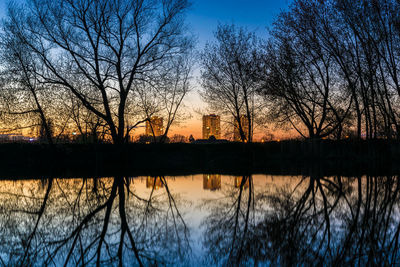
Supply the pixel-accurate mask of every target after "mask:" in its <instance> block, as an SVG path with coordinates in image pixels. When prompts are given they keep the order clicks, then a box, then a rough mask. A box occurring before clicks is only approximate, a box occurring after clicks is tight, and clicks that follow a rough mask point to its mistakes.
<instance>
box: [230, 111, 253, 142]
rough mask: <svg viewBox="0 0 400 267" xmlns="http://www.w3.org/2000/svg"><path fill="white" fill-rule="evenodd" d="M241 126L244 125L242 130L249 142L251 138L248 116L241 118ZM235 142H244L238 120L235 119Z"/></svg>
mask: <svg viewBox="0 0 400 267" xmlns="http://www.w3.org/2000/svg"><path fill="white" fill-rule="evenodd" d="M240 124H241V125H242V130H243V133H244V136H245V137H246V140H247V138H248V136H249V118H248V117H247V116H246V115H242V116H240ZM233 141H235V142H240V141H242V138H241V136H240V131H239V123H238V120H237V119H236V118H233Z"/></svg>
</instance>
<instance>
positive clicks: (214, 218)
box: [0, 175, 400, 266]
mask: <svg viewBox="0 0 400 267" xmlns="http://www.w3.org/2000/svg"><path fill="white" fill-rule="evenodd" d="M399 204H400V180H399V179H398V177H397V176H381V177H372V176H368V177H366V176H363V177H302V176H295V177H291V176H271V175H252V176H225V175H193V176H185V177H182V176H181V177H164V176H161V177H129V178H128V177H109V178H86V179H82V178H77V179H34V180H17V181H0V266H1V265H4V266H15V265H17V266H18V265H19V266H43V265H50V266H60V265H68V266H75V265H81V266H82V265H85V266H87V265H89V266H92V265H96V264H99V265H103V266H109V265H123V266H132V265H133V266H139V265H141V264H142V265H144V266H149V265H153V266H163V265H167V266H170V265H178V266H227V265H228V266H229V265H230V266H236V265H239V266H240V265H243V266H244V265H255V266H268V265H270V266H277V265H278V266H279V265H280V266H293V265H306V266H308V265H313V266H314V265H336V266H343V265H365V264H369V265H378V266H384V265H398V264H399V263H400V253H399V245H400V240H399V235H400V220H399V207H400V206H399Z"/></svg>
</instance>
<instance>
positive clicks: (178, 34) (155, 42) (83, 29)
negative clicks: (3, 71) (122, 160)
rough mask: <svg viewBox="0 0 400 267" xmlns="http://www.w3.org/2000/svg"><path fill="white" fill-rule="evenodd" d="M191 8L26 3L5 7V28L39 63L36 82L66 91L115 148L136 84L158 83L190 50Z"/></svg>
mask: <svg viewBox="0 0 400 267" xmlns="http://www.w3.org/2000/svg"><path fill="white" fill-rule="evenodd" d="M188 6H189V3H188V1H186V0H173V1H162V0H159V1H144V0H136V1H127V0H126V1H124V0H123V1H107V0H101V1H89V0H84V1H79V2H76V1H70V0H57V1H50V0H45V1H38V0H28V1H27V3H26V4H24V5H20V6H18V5H11V6H10V8H9V16H8V19H7V23H6V24H5V25H6V27H8V31H7V34H8V36H9V38H11V39H13V40H15V42H16V43H21V44H24V46H26V47H28V48H29V49H30V51H31V53H32V54H33V55H35V57H36V58H37V59H38V60H40V63H41V64H42V65H43V67H44V68H43V69H42V70H40V71H37V73H36V74H37V75H39V77H40V79H41V82H42V83H43V84H46V85H49V86H50V85H51V86H52V87H53V88H54V89H59V90H66V91H69V92H71V93H72V95H73V96H74V97H75V98H76V99H77V100H79V101H80V102H81V103H82V105H83V106H84V107H85V108H86V109H87V110H88V111H90V112H92V113H93V114H95V115H96V116H97V117H99V118H100V119H101V120H102V121H104V122H105V123H106V125H107V127H108V131H109V133H110V137H111V139H112V140H113V142H114V143H116V144H119V143H122V142H124V137H125V135H126V134H127V127H126V126H127V120H128V118H127V105H128V104H129V103H128V101H129V100H131V99H132V98H131V97H130V94H132V93H133V92H134V91H135V90H136V87H135V85H136V84H137V82H138V81H141V82H144V83H150V84H151V83H152V81H154V80H157V79H160V77H159V76H158V75H159V73H160V72H161V73H162V68H164V67H165V62H168V61H171V60H173V59H174V58H175V57H180V56H182V55H183V54H185V53H186V52H187V50H188V49H190V48H191V43H192V41H191V40H192V38H191V37H190V36H188V35H187V34H186V32H185V31H184V30H185V26H184V23H183V19H184V13H185V11H186V9H187V8H188Z"/></svg>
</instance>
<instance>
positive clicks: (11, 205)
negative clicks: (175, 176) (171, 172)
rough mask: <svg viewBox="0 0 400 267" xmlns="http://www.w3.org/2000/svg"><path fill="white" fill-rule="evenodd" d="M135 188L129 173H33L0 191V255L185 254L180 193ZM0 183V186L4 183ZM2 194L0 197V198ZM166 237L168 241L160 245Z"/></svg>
mask: <svg viewBox="0 0 400 267" xmlns="http://www.w3.org/2000/svg"><path fill="white" fill-rule="evenodd" d="M159 179H161V181H162V183H163V188H164V189H165V191H163V192H158V194H157V196H155V195H154V194H153V193H154V190H152V192H151V194H150V196H149V198H146V197H142V196H139V195H138V194H137V193H136V192H135V190H134V187H133V185H132V184H133V183H132V180H131V179H129V178H123V177H117V178H114V179H93V180H92V179H83V180H78V179H74V180H60V179H50V180H49V181H48V182H47V185H46V188H45V190H44V191H45V193H44V197H36V196H38V195H40V194H41V193H40V190H39V189H40V187H39V186H38V183H37V182H36V181H30V182H22V183H16V184H17V185H18V186H16V187H14V186H13V187H11V190H7V191H4V192H2V193H1V194H0V198H1V200H2V201H0V203H1V204H0V213H1V217H0V218H1V219H0V227H1V228H0V241H1V244H0V258H1V261H2V262H3V263H7V265H23V266H26V265H28V266H29V265H60V264H65V265H66V264H72V265H87V264H89V265H93V264H96V265H109V264H111V265H114V264H118V263H119V264H120V265H122V264H124V265H132V264H133V265H140V266H142V265H149V264H159V263H161V264H163V263H164V264H167V263H174V262H175V261H179V262H182V261H184V260H186V258H187V257H188V256H189V253H190V249H189V241H188V240H189V238H188V229H187V227H186V224H185V222H184V220H183V217H182V215H181V213H180V212H179V210H178V206H179V198H178V196H174V195H172V193H171V192H170V190H169V188H168V184H167V181H166V179H165V178H164V177H160V178H159ZM3 190H4V189H3ZM3 199H4V201H3ZM166 244H168V245H166Z"/></svg>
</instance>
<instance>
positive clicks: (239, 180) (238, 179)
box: [235, 176, 249, 189]
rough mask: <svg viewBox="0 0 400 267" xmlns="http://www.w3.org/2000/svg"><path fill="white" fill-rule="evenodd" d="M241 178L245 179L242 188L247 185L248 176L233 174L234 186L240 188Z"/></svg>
mask: <svg viewBox="0 0 400 267" xmlns="http://www.w3.org/2000/svg"><path fill="white" fill-rule="evenodd" d="M243 179H246V181H244V184H243V189H246V188H248V187H249V177H244V176H235V187H236V188H240V186H241V185H242V181H243Z"/></svg>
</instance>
